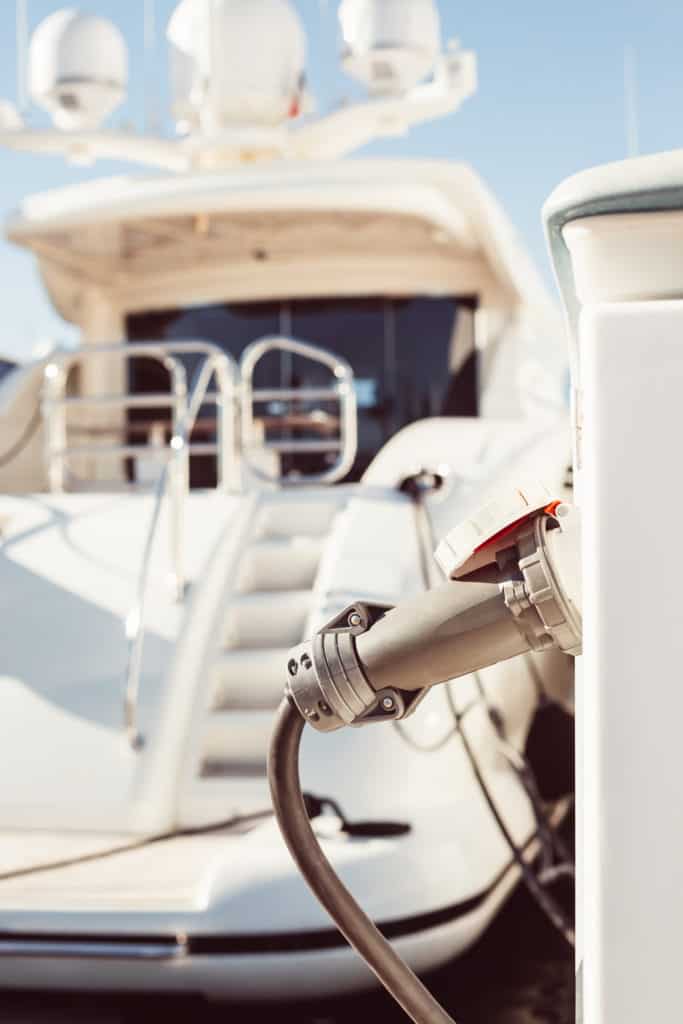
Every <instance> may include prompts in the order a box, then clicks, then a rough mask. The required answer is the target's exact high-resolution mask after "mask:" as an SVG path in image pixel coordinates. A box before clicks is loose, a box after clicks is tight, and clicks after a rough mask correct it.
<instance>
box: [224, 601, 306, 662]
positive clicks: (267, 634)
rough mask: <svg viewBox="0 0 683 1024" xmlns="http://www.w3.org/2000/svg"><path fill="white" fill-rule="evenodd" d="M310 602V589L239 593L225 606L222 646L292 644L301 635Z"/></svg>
mask: <svg viewBox="0 0 683 1024" xmlns="http://www.w3.org/2000/svg"><path fill="white" fill-rule="evenodd" d="M311 601H312V593H311V591H310V590H291V591H288V590H280V591H267V592H266V591H264V592H259V593H255V594H242V595H239V596H237V597H235V598H233V599H232V600H231V601H230V604H229V605H228V607H227V608H226V617H225V626H224V629H223V646H224V647H226V648H235V647H249V648H259V647H260V648H273V647H292V646H293V645H294V644H298V643H299V642H300V641H301V640H302V638H303V635H304V627H305V625H306V619H307V617H308V614H309V611H310V608H311Z"/></svg>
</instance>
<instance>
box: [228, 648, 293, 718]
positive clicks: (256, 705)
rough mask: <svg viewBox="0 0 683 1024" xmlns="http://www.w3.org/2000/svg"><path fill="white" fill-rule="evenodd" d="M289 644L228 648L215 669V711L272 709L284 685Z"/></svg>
mask: <svg viewBox="0 0 683 1024" xmlns="http://www.w3.org/2000/svg"><path fill="white" fill-rule="evenodd" d="M288 652H289V647H273V648H271V649H265V650H264V649H262V648H261V649H258V648H257V649H256V650H249V649H248V648H246V649H241V650H240V649H238V650H231V651H225V652H224V653H223V654H221V655H220V657H219V658H218V659H217V661H216V666H215V668H214V669H213V673H214V676H215V680H216V681H215V688H214V693H213V701H212V706H213V709H214V710H215V711H269V710H270V711H272V710H274V709H275V708H276V707H277V706H278V704H279V703H280V700H281V699H282V694H283V693H284V689H285V681H286V666H287V660H288V659H287V655H288Z"/></svg>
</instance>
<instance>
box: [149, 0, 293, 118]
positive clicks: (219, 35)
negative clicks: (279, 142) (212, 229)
mask: <svg viewBox="0 0 683 1024" xmlns="http://www.w3.org/2000/svg"><path fill="white" fill-rule="evenodd" d="M167 36H168V41H169V45H170V61H171V87H172V93H173V112H174V116H175V119H176V123H177V125H178V128H179V130H180V131H196V130H198V129H200V128H201V129H202V130H207V129H208V130H209V131H212V132H220V131H224V130H226V129H229V128H230V126H231V125H235V124H244V123H249V124H254V125H274V124H279V123H281V122H283V121H285V120H286V119H287V118H288V117H291V116H293V115H294V114H296V113H298V110H299V104H300V102H301V97H302V82H303V74H304V66H305V61H306V36H305V33H304V28H303V25H302V23H301V19H300V18H299V15H298V14H297V12H296V11H295V10H294V8H293V7H292V6H291V4H290V3H289V2H288V0H182V2H181V3H180V4H178V6H177V7H176V9H175V11H174V12H173V14H172V15H171V19H170V21H169V23H168V30H167Z"/></svg>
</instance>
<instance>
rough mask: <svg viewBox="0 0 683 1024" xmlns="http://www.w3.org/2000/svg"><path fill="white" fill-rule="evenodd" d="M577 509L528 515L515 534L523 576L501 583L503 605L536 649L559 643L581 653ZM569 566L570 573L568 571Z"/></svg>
mask: <svg viewBox="0 0 683 1024" xmlns="http://www.w3.org/2000/svg"><path fill="white" fill-rule="evenodd" d="M578 533H579V513H578V510H577V509H576V508H574V507H573V506H572V505H568V504H563V505H560V506H559V507H558V508H557V509H556V511H555V513H554V515H553V516H548V515H539V516H536V517H535V518H534V519H530V520H529V521H528V522H527V523H526V524H525V526H524V528H523V529H522V530H521V532H519V533H518V534H517V536H516V537H515V545H516V548H517V556H518V567H519V576H520V577H521V578H517V579H511V580H507V581H505V582H504V583H502V584H501V591H502V594H503V597H504V599H505V604H506V605H507V607H508V608H509V610H510V612H511V614H512V615H513V616H514V618H515V620H516V622H517V625H518V627H519V628H520V629H521V631H522V632H523V634H524V636H525V637H526V638H527V640H528V641H529V645H530V647H531V649H532V650H534V651H545V650H548V649H549V648H551V647H559V649H560V650H561V651H564V652H565V654H571V655H574V656H578V655H580V654H581V649H582V646H581V644H582V622H581V613H580V610H579V608H580V592H579V593H573V591H579V590H580V586H579V585H577V583H576V582H575V578H574V577H575V575H576V574H575V572H574V571H573V570H574V568H575V566H577V565H578V562H579V538H578ZM565 567H569V568H571V570H572V572H571V573H569V574H568V573H566V572H565Z"/></svg>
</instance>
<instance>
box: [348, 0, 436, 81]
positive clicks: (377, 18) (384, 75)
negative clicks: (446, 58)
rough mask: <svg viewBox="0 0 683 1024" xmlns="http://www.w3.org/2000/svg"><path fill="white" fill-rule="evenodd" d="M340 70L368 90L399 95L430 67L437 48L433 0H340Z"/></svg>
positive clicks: (434, 61)
mask: <svg viewBox="0 0 683 1024" xmlns="http://www.w3.org/2000/svg"><path fill="white" fill-rule="evenodd" d="M339 20H340V22H341V27H342V35H343V39H344V51H343V63H344V68H345V70H346V71H347V73H348V74H349V75H351V76H352V77H353V78H356V79H358V80H359V81H361V82H363V84H364V85H366V86H367V87H368V88H369V89H370V91H371V92H375V93H394V94H396V93H404V92H407V91H408V90H409V89H412V88H413V87H414V86H415V85H417V83H418V82H420V81H421V80H422V79H423V78H425V77H426V76H427V75H428V74H429V73H430V72H431V71H432V70H433V69H434V65H435V63H436V59H437V57H438V55H439V51H440V49H441V24H440V20H439V12H438V8H437V6H436V4H435V3H434V0H342V4H341V6H340V8H339Z"/></svg>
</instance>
